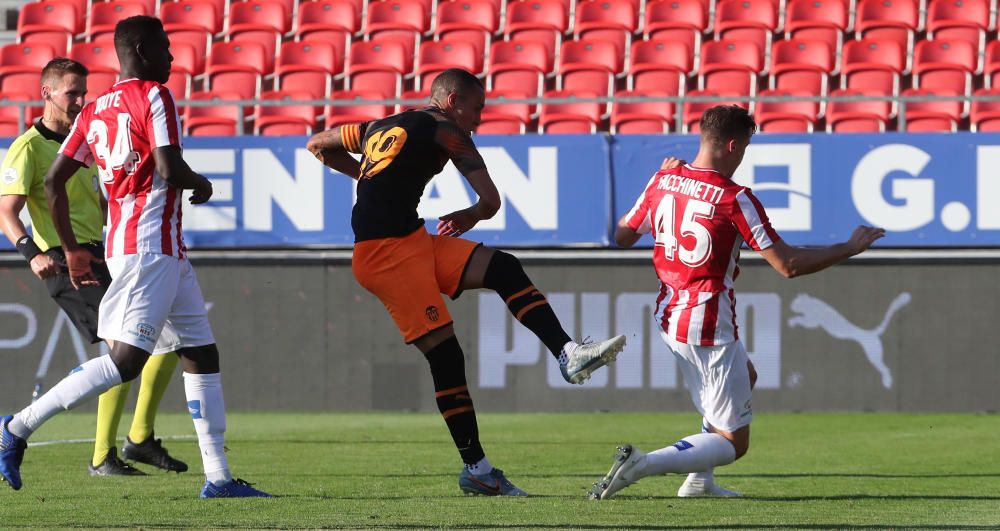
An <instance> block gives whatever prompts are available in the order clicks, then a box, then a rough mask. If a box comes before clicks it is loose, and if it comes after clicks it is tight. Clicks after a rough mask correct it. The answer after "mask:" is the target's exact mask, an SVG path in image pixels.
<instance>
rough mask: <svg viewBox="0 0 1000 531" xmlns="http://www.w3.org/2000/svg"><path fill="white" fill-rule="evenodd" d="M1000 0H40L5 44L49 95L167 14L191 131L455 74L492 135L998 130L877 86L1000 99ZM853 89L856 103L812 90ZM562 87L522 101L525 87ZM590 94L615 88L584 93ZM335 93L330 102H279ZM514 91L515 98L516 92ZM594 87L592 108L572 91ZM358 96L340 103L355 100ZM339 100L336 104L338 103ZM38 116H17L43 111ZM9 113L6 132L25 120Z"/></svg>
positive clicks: (15, 83) (297, 116)
mask: <svg viewBox="0 0 1000 531" xmlns="http://www.w3.org/2000/svg"><path fill="white" fill-rule="evenodd" d="M997 2H998V0H451V1H444V0H317V1H307V0H246V1H237V0H173V1H170V0H109V1H92V0H42V1H37V2H32V3H28V4H25V5H24V6H23V7H22V9H21V10H20V13H19V18H18V21H17V42H16V43H14V44H8V45H6V46H4V47H3V48H2V49H0V100H7V101H23V100H31V99H34V98H35V97H36V96H37V94H38V88H37V87H38V80H39V73H40V69H41V67H42V65H44V64H45V63H46V62H47V61H48V60H49V59H50V58H52V57H54V56H60V55H65V56H69V57H72V58H74V59H77V60H79V61H81V62H83V63H84V64H86V65H87V66H88V67H89V68H90V70H91V76H90V79H89V81H88V90H89V91H90V93H91V95H96V94H97V93H99V92H101V91H103V90H105V89H106V88H107V87H109V86H110V85H111V84H113V83H114V82H115V80H116V78H117V76H118V73H119V66H118V61H117V59H116V57H115V54H114V46H113V45H112V42H111V39H112V37H113V33H114V25H115V23H116V22H117V21H118V20H121V19H122V18H125V17H129V16H132V15H136V14H150V15H158V16H159V17H160V18H161V19H162V20H163V22H164V25H165V28H166V31H167V33H168V34H169V36H170V39H171V42H172V52H173V55H174V63H173V67H172V68H173V71H172V75H171V79H170V82H169V86H170V88H171V90H172V91H173V93H174V95H175V97H176V98H177V99H183V100H195V101H205V100H207V101H213V102H219V103H218V104H216V105H212V106H207V107H206V106H186V107H185V109H184V112H183V114H182V116H183V118H182V119H183V122H184V131H185V132H186V133H187V134H189V135H232V134H236V132H237V130H238V128H237V125H238V121H239V120H240V113H239V111H240V109H239V108H238V107H237V106H235V105H226V104H225V103H224V102H226V101H227V100H238V99H254V100H258V101H259V102H260V104H258V105H255V106H246V107H244V108H243V109H242V116H243V119H244V120H245V122H244V124H243V129H244V131H245V132H246V133H247V134H260V135H287V134H309V133H311V132H313V131H317V130H321V129H323V128H328V127H332V126H335V125H338V124H342V123H347V122H351V121H355V120H367V119H374V118H380V117H383V116H385V115H387V114H389V113H392V112H396V111H399V110H402V109H406V108H412V107H414V106H416V104H413V105H410V104H399V105H383V104H378V103H365V102H367V101H371V100H374V101H378V100H385V99H404V100H420V99H426V97H427V94H428V89H429V87H430V84H431V82H432V81H433V79H434V77H435V76H437V75H438V74H439V73H440V72H442V71H443V70H445V69H447V68H451V67H461V68H464V69H467V70H470V71H472V72H474V73H475V74H476V75H478V76H479V77H480V78H482V79H483V82H484V84H485V86H486V89H487V96H488V98H490V99H491V100H494V101H495V102H494V101H491V103H489V104H488V105H487V107H486V109H485V111H484V113H483V121H482V125H481V127H480V132H481V133H499V134H519V133H525V132H540V133H589V132H597V131H610V132H612V133H617V134H630V133H661V132H695V131H697V129H698V120H699V117H700V116H701V114H702V113H703V112H704V110H705V109H707V108H709V107H711V106H712V105H715V103H703V102H693V101H684V102H682V103H681V104H679V105H678V104H675V103H674V102H668V101H664V100H662V99H661V100H659V101H656V100H645V101H644V100H643V99H642V98H644V97H645V98H649V97H654V98H655V97H660V98H665V97H678V96H689V97H690V96H717V97H720V98H723V99H725V98H739V97H747V96H758V97H774V98H772V99H764V100H760V101H756V102H752V103H746V102H742V103H739V104H740V105H743V106H745V107H748V108H749V109H750V110H751V112H753V113H754V115H755V116H756V117H757V121H758V123H759V124H760V128H761V130H762V131H763V132H774V133H781V132H812V131H828V132H864V131H869V132H878V131H891V130H897V129H902V127H901V122H905V129H906V130H907V131H913V132H917V131H957V130H971V131H1000V101H975V102H970V101H929V100H928V99H925V100H923V101H914V102H909V103H907V104H905V105H900V104H899V103H896V102H889V101H878V100H873V99H872V97H873V96H894V95H895V96H935V95H948V96H973V95H975V96H991V95H996V96H1000V41H997V32H996V30H997V27H996V23H997ZM808 96H824V97H825V96H851V97H853V98H851V99H849V100H846V101H843V100H842V101H830V102H827V101H822V102H815V101H803V100H801V99H798V100H796V99H789V98H794V97H808ZM535 97H551V98H561V101H559V102H547V103H543V104H540V105H538V104H535V103H528V102H524V101H518V100H524V99H525V98H535ZM585 98H605V100H604V101H599V102H595V101H586V100H585ZM306 100H327V101H328V102H330V103H328V104H327V105H322V106H319V105H315V106H314V105H307V104H301V105H273V104H268V102H273V101H286V102H287V101H292V102H295V101H306ZM508 100H509V101H508ZM577 100H583V101H577ZM352 102H353V103H356V105H347V104H348V103H352ZM331 103H332V104H331ZM37 114H38V109H29V110H28V112H27V113H26V115H25V116H24V118H25V119H28V120H30V119H31V118H33V117H34V116H37ZM18 119H19V118H18V113H17V112H16V109H10V108H4V110H3V111H2V112H0V134H4V135H9V134H10V133H11V132H12V131H16V130H17V125H18V124H17V122H18Z"/></svg>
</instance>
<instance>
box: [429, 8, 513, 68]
mask: <svg viewBox="0 0 1000 531" xmlns="http://www.w3.org/2000/svg"><path fill="white" fill-rule="evenodd" d="M498 14H499V11H498V10H497V9H496V8H495V7H494V6H493V4H492V3H491V2H489V1H487V0H461V1H458V2H442V3H440V4H438V8H437V24H436V27H435V29H434V34H435V37H436V38H437V39H438V40H441V41H448V42H454V41H456V40H461V41H465V42H469V43H471V44H473V45H474V46H475V47H476V55H478V56H479V57H484V56H485V55H486V50H488V49H489V46H490V44H491V43H492V36H493V33H495V32H496V31H497V24H498V22H499V21H498V18H497V16H498Z"/></svg>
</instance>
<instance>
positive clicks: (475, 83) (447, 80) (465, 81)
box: [431, 68, 483, 97]
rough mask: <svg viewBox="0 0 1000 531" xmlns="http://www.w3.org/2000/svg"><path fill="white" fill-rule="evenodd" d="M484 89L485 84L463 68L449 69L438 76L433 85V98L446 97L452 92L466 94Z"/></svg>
mask: <svg viewBox="0 0 1000 531" xmlns="http://www.w3.org/2000/svg"><path fill="white" fill-rule="evenodd" d="M475 88H480V89H481V88H483V82H482V81H480V80H479V78H477V77H476V76H474V75H472V74H471V73H469V72H467V71H465V70H462V69H461V68H449V69H448V70H445V71H444V72H441V73H440V74H438V76H437V77H435V78H434V82H433V83H431V97H444V96H447V95H448V94H451V93H452V92H457V93H465V92H467V91H469V90H473V89H475Z"/></svg>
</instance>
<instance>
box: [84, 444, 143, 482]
mask: <svg viewBox="0 0 1000 531" xmlns="http://www.w3.org/2000/svg"><path fill="white" fill-rule="evenodd" d="M87 470H88V471H89V472H90V475H91V476H145V475H146V473H145V472H143V471H142V470H139V469H138V468H136V467H134V466H132V465H130V464H128V463H126V462H125V461H122V460H121V459H118V453H117V452H116V451H115V449H114V448H111V449H109V450H108V455H107V457H105V458H104V461H101V464H100V465H98V466H94V465H93V464H90V465H87Z"/></svg>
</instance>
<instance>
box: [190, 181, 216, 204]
mask: <svg viewBox="0 0 1000 531" xmlns="http://www.w3.org/2000/svg"><path fill="white" fill-rule="evenodd" d="M211 198H212V181H209V180H208V179H206V178H204V177H202V178H201V182H200V183H198V187H197V188H194V190H193V191H192V192H191V198H190V201H191V204H192V205H200V204H202V203H205V202H207V201H208V200H209V199H211Z"/></svg>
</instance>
